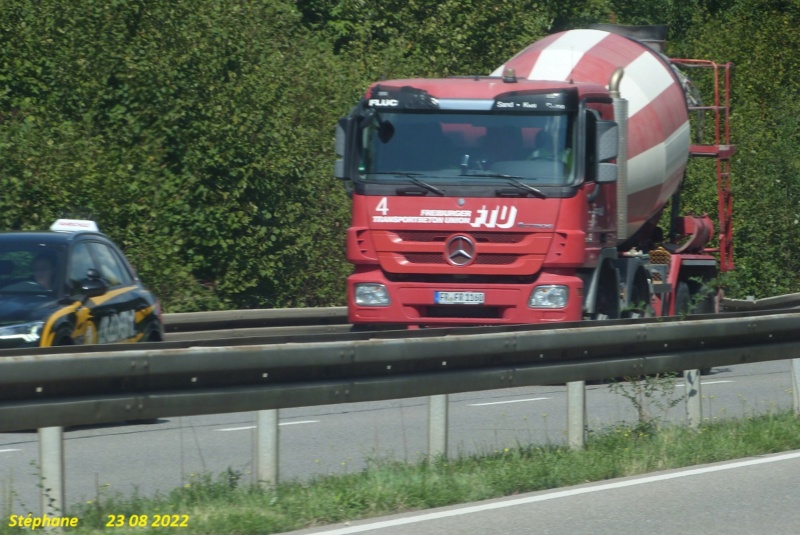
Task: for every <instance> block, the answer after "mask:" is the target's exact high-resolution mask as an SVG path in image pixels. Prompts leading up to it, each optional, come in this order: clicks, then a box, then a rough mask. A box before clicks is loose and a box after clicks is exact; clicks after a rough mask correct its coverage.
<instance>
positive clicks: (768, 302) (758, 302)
mask: <svg viewBox="0 0 800 535" xmlns="http://www.w3.org/2000/svg"><path fill="white" fill-rule="evenodd" d="M798 307H800V293H796V294H786V295H777V296H774V297H766V298H763V299H755V298H752V299H723V300H722V311H723V312H749V311H755V310H782V309H791V308H798Z"/></svg>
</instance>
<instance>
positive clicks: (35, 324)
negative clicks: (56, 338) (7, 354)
mask: <svg viewBox="0 0 800 535" xmlns="http://www.w3.org/2000/svg"><path fill="white" fill-rule="evenodd" d="M43 326H44V322H43V321H32V322H30V323H19V324H17V325H7V326H5V327H0V340H22V341H23V342H38V341H39V338H41V337H42V327H43Z"/></svg>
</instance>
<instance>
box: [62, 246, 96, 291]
mask: <svg viewBox="0 0 800 535" xmlns="http://www.w3.org/2000/svg"><path fill="white" fill-rule="evenodd" d="M93 267H95V266H94V261H93V260H92V255H91V254H90V253H89V247H88V246H87V245H86V243H78V244H77V245H75V247H73V248H72V253H71V255H70V260H69V271H68V281H67V283H68V284H69V290H70V292H71V293H72V294H79V293H80V292H81V281H82V280H83V279H85V278H86V272H87V271H88V270H89V269H91V268H93Z"/></svg>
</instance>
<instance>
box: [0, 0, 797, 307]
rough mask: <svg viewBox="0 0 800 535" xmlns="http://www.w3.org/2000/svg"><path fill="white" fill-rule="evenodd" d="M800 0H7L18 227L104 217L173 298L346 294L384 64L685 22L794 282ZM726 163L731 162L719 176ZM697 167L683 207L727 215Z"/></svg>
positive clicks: (2, 77)
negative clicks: (361, 172)
mask: <svg viewBox="0 0 800 535" xmlns="http://www.w3.org/2000/svg"><path fill="white" fill-rule="evenodd" d="M799 11H800V9H799V8H798V6H797V4H796V2H789V1H777V0H757V1H755V2H752V1H744V0H715V1H708V0H692V1H688V2H687V1H678V0H655V1H650V2H645V1H642V0H624V1H614V0H582V1H581V0H564V1H559V2H556V1H554V0H539V1H536V0H522V1H512V0H468V1H464V0H443V1H442V2H438V3H431V2H423V1H420V0H406V1H403V2H400V1H397V0H388V1H387V2H374V1H370V0H339V1H333V0H298V1H296V2H289V1H288V0H260V1H250V0H230V1H228V2H212V3H208V2H200V1H199V0H182V1H177V2H176V1H167V0H148V1H145V0H111V1H104V2H96V1H93V0H73V1H69V2H67V1H64V0H39V1H37V2H28V1H24V0H5V1H4V2H3V3H2V4H1V5H0V52H1V55H0V155H1V156H0V188H2V192H3V195H2V197H0V225H2V227H3V228H6V229H41V228H46V227H47V226H48V225H49V224H50V222H52V221H53V220H54V219H55V218H56V217H61V216H79V217H91V218H94V219H96V220H97V221H98V222H99V224H100V226H101V229H102V230H104V231H105V232H106V233H108V234H109V235H110V236H111V237H112V238H113V239H114V240H116V241H117V242H118V243H120V244H121V245H122V246H123V248H124V249H125V250H126V252H127V254H128V255H129V256H130V258H131V260H132V261H133V263H134V264H135V265H136V266H137V268H138V269H139V271H140V274H141V275H142V277H143V278H144V279H145V281H146V282H147V283H148V284H150V285H151V286H153V287H154V288H155V289H156V291H157V292H158V293H159V295H160V296H161V297H162V299H163V301H164V303H165V305H166V308H167V310H170V311H184V310H202V309H219V308H245V307H286V306H328V305H339V304H342V303H343V300H344V279H345V277H346V275H347V273H348V272H349V270H350V268H349V266H348V265H347V264H346V262H345V260H344V235H345V229H346V227H347V224H348V220H349V213H348V212H349V210H348V208H349V200H348V199H347V197H346V194H345V191H344V188H342V187H341V184H340V183H338V182H337V181H336V180H334V179H333V178H332V173H331V168H332V163H333V158H334V157H333V154H332V148H333V128H334V125H335V123H336V120H337V119H338V118H339V117H340V116H342V115H344V114H345V113H346V112H347V110H348V109H349V107H350V106H351V105H352V104H354V103H355V102H356V100H357V99H358V96H359V95H360V94H361V92H362V91H363V90H364V88H365V87H366V86H367V85H368V84H369V83H370V82H372V81H375V80H379V79H381V78H384V77H387V78H389V77H407V76H446V75H463V74H476V73H477V74H488V73H489V72H491V71H492V70H493V69H494V68H496V67H497V66H498V65H500V64H502V63H503V62H504V61H505V60H506V59H507V58H509V57H510V56H511V55H513V54H514V53H515V52H517V51H518V50H519V49H521V48H522V47H524V46H526V45H527V44H529V43H530V42H532V41H534V40H536V39H539V38H541V37H543V36H544V35H547V34H548V33H550V32H553V31H558V30H564V29H568V28H576V27H584V26H585V25H587V24H590V23H593V22H617V23H622V24H668V25H669V26H670V35H669V39H670V43H669V48H668V51H670V52H671V53H673V54H674V55H680V56H683V57H703V58H709V59H714V60H717V61H721V62H727V61H732V62H734V63H735V64H736V74H735V86H734V101H733V108H734V115H733V129H734V140H735V143H736V144H737V145H738V152H737V156H736V159H735V161H734V163H733V172H734V183H735V188H736V189H735V195H736V197H735V220H734V227H735V233H736V240H735V251H736V260H737V268H738V270H737V273H736V275H735V276H736V278H737V279H738V282H739V284H740V285H741V288H742V292H743V293H749V294H753V295H758V296H764V295H774V294H776V293H782V292H786V291H797V288H798V286H800V280H798V277H797V276H796V275H795V273H797V272H798V269H797V268H800V258H798V254H797V253H795V251H797V250H798V247H797V246H798V245H800V243H797V241H798V240H800V238H798V237H796V235H797V234H798V233H797V232H796V230H797V225H798V223H796V221H799V220H800V208H798V204H797V203H798V201H800V183H798V180H799V179H798V166H799V165H800V164H799V163H798V156H797V155H796V154H795V153H796V147H797V145H798V141H799V140H798V138H799V137H800V132H798V127H797V126H796V121H795V120H794V117H796V116H797V112H798V111H800V96H798V93H797V87H800V85H798V82H800V80H798V77H800V69H799V68H798V67H799V65H798V63H800V59H798V57H797V55H796V54H795V53H794V52H795V51H796V50H798V49H800V32H798V27H800V24H798V23H799V22H800V20H799V18H800V13H799ZM711 173H712V174H713V170H712V171H711ZM708 175H709V170H708V169H705V168H703V167H702V166H700V168H698V169H696V170H693V171H692V173H691V174H690V175H689V179H688V181H687V187H686V190H685V192H684V198H685V205H686V207H687V209H690V210H694V211H697V212H703V211H707V212H712V213H713V212H714V211H715V210H716V190H715V187H714V183H713V176H712V177H709V176H708Z"/></svg>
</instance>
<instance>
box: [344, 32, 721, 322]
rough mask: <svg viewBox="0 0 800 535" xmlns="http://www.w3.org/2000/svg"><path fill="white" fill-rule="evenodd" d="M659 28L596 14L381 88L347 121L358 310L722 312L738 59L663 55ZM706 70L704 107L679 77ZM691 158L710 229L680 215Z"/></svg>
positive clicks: (539, 315) (389, 313)
mask: <svg viewBox="0 0 800 535" xmlns="http://www.w3.org/2000/svg"><path fill="white" fill-rule="evenodd" d="M665 35H666V29H665V28H664V27H650V26H648V27H625V26H614V25H598V26H594V27H592V28H590V29H581V30H570V31H566V32H561V33H557V34H554V35H550V36H548V37H546V38H544V39H542V40H540V41H537V42H535V43H533V44H532V45H530V46H528V47H527V48H525V49H524V50H522V51H521V52H519V53H518V54H517V55H516V56H514V57H513V58H511V59H510V60H508V61H507V62H506V63H505V64H504V65H502V66H500V67H499V68H498V69H497V70H496V71H495V72H494V73H492V75H491V76H469V77H451V78H445V79H406V80H387V81H381V82H377V83H374V84H372V85H371V86H370V87H369V88H368V89H367V91H366V94H365V95H364V97H363V98H362V99H361V101H360V102H359V104H358V105H357V106H355V107H354V108H353V109H352V110H351V112H350V113H349V115H347V116H346V117H344V118H343V119H341V120H340V121H339V123H338V126H337V131H336V152H337V155H338V159H337V161H336V165H335V174H336V176H337V177H338V178H340V179H343V180H346V181H347V182H346V184H347V187H348V192H349V194H350V196H351V198H352V224H351V226H350V228H349V230H348V233H347V259H348V261H349V262H351V263H352V264H353V265H354V272H353V274H352V275H351V276H350V277H349V278H348V281H347V301H348V310H349V320H350V322H352V323H353V324H354V326H356V327H357V328H358V327H361V328H364V329H374V328H396V327H400V326H402V327H408V328H418V327H436V326H453V325H491V324H522V323H543V322H564V321H581V320H584V319H613V318H621V317H639V316H647V315H676V314H680V313H683V312H697V313H711V312H714V311H715V309H716V308H718V303H719V295H718V292H717V291H715V290H712V291H709V290H710V288H711V287H713V284H709V283H710V282H711V281H712V280H714V279H715V278H716V277H717V276H718V273H719V272H720V271H727V270H730V269H732V268H733V255H732V228H731V211H732V200H731V192H730V175H729V163H730V158H731V156H732V155H733V152H734V147H733V146H732V145H731V144H730V139H729V129H728V115H729V114H728V110H729V100H728V95H729V88H730V71H731V68H732V66H731V65H730V64H723V65H720V64H716V63H713V62H710V61H703V60H675V59H668V58H667V57H666V56H664V55H663V54H662V52H661V45H662V44H663V41H664V37H665ZM700 70H704V72H707V73H710V75H709V76H708V77H707V79H708V80H709V81H708V82H707V83H706V84H705V85H706V86H707V88H708V89H709V91H710V92H711V93H713V94H712V95H711V97H710V99H709V100H708V101H707V102H703V101H702V100H701V99H700V96H699V92H698V90H697V88H696V84H693V83H692V82H691V81H690V78H689V77H688V76H687V75H686V73H687V72H692V71H698V72H699V71H700ZM695 114H696V116H695ZM690 117H691V120H690ZM709 119H710V120H709ZM701 127H705V128H704V129H703V132H697V130H698V129H699V128H701ZM690 156H697V157H701V158H710V159H714V160H716V177H714V176H713V174H714V172H713V171H710V172H709V174H710V175H712V176H709V179H710V180H713V179H716V184H717V189H718V193H719V196H718V212H719V214H718V218H717V225H716V232H715V226H714V223H713V222H712V220H711V219H710V218H709V217H708V216H707V215H705V214H703V215H685V214H682V213H681V211H680V202H679V201H680V199H679V193H680V190H681V185H682V183H683V180H684V177H685V173H686V167H687V162H688V160H689V157H690ZM707 167H708V168H709V169H711V168H712V167H713V166H710V165H709V166H707ZM667 208H668V209H667ZM664 212H666V213H664Z"/></svg>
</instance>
